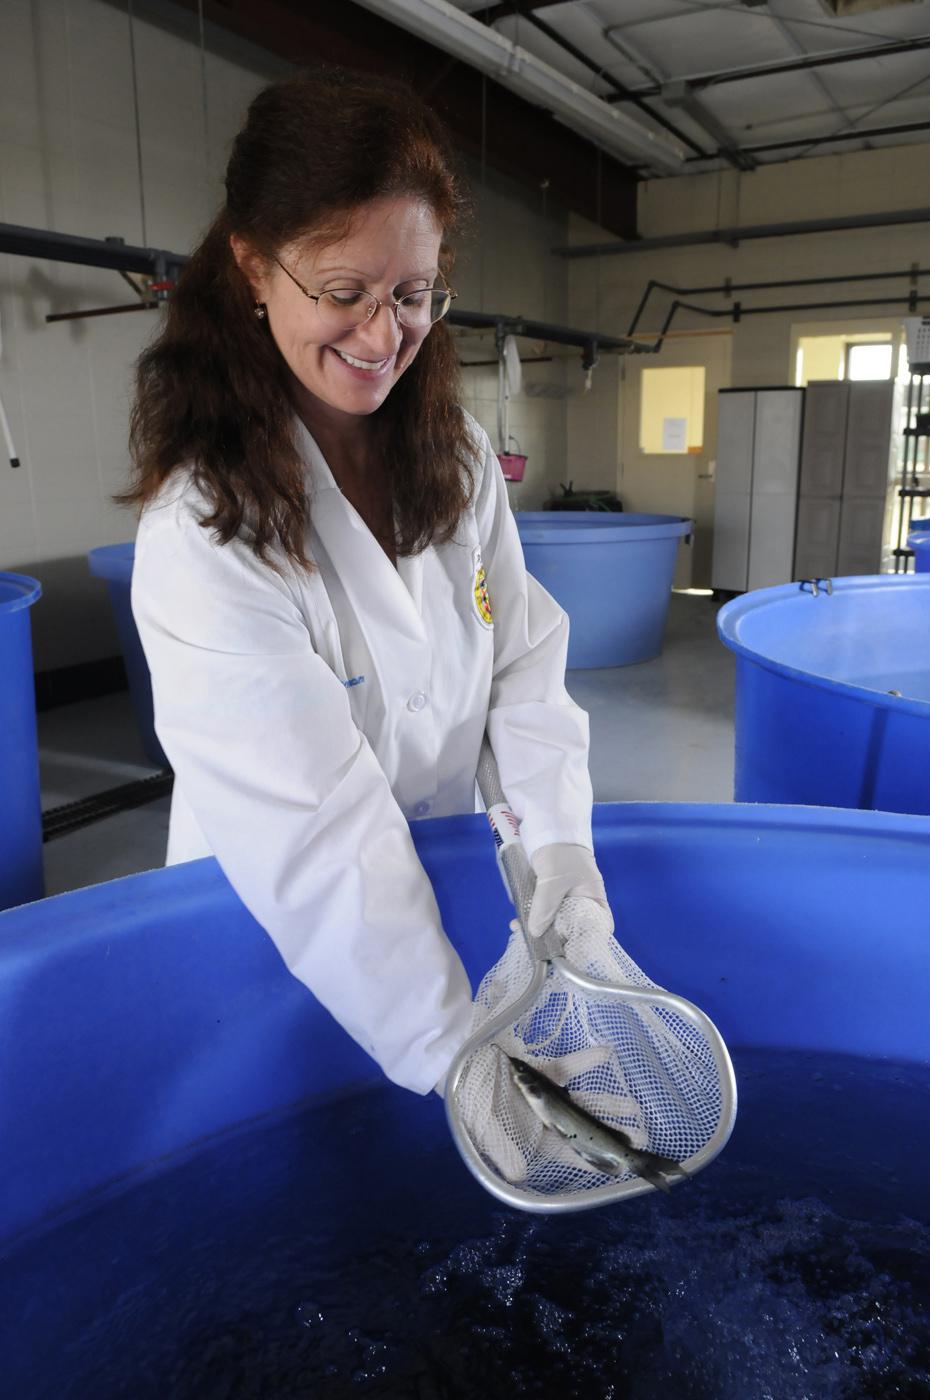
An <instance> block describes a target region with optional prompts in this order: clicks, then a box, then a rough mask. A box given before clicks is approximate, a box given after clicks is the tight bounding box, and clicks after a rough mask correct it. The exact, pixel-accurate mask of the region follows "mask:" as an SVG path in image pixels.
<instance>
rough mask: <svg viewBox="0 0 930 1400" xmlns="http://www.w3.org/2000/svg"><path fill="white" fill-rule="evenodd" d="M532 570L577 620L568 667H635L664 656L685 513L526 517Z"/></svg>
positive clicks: (523, 529)
mask: <svg viewBox="0 0 930 1400" xmlns="http://www.w3.org/2000/svg"><path fill="white" fill-rule="evenodd" d="M516 519H517V526H518V528H519V531H520V540H521V542H522V544H523V554H524V557H525V559H526V567H527V569H528V570H529V572H530V573H531V574H533V575H534V577H535V578H537V579H538V580H539V582H540V583H541V584H542V585H543V587H544V588H545V589H547V591H548V592H549V593H551V594H552V596H553V598H555V599H556V601H557V602H558V603H560V604H561V606H562V607H563V608H564V609H565V611H566V612H567V613H568V615H569V618H570V620H571V632H570V634H569V642H568V665H569V666H570V667H574V668H578V669H582V670H584V669H590V668H593V667H602V666H631V665H633V664H634V663H635V662H637V661H649V660H650V659H651V658H652V657H654V656H658V655H659V652H660V651H661V650H662V638H663V635H664V632H665V622H666V619H667V617H668V605H669V598H670V596H671V588H672V578H673V577H674V573H675V557H676V555H677V553H678V545H679V543H680V541H681V540H682V539H683V538H684V536H686V535H690V533H691V529H692V522H691V521H690V520H686V519H683V518H682V517H681V516H678V515H626V514H621V513H605V512H602V511H548V510H540V511H521V512H518V513H517V516H516Z"/></svg>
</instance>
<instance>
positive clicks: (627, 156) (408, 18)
mask: <svg viewBox="0 0 930 1400" xmlns="http://www.w3.org/2000/svg"><path fill="white" fill-rule="evenodd" d="M355 3H356V4H359V5H364V7H365V8H366V9H368V10H372V11H374V12H375V13H376V14H378V15H381V16H383V17H384V18H385V19H388V20H390V21H391V22H392V23H393V24H396V25H400V26H401V27H402V28H403V29H406V30H408V31H409V32H410V33H411V34H414V35H416V36H417V37H419V38H421V39H425V40H427V41H428V42H429V43H430V44H432V45H434V46H435V47H436V48H438V49H442V50H443V51H444V52H446V53H450V54H452V55H454V56H455V57H456V58H459V59H462V60H464V62H466V63H468V64H470V65H471V66H472V67H474V68H477V69H478V70H479V72H481V73H484V74H485V75H486V76H488V77H490V78H494V79H496V80H497V81H499V82H501V83H503V84H504V85H505V86H506V88H507V89H508V91H510V92H511V93H513V94H515V95H518V96H520V97H522V98H525V99H526V100H527V101H528V102H531V103H532V104H533V105H534V106H536V107H539V108H541V109H542V110H543V111H545V112H549V113H551V114H552V116H553V117H554V118H555V119H556V120H557V121H559V122H564V123H565V125H566V126H568V127H571V129H572V130H573V131H577V132H580V133H581V134H582V135H583V136H585V137H586V138H587V139H588V140H589V141H591V142H593V143H594V145H596V146H597V147H598V149H600V150H602V151H606V152H609V153H610V154H611V155H613V156H615V157H616V158H617V159H618V160H620V161H623V162H625V163H627V164H633V165H636V166H641V167H645V168H646V169H648V170H651V171H660V172H661V171H664V172H666V173H675V174H677V173H678V172H679V171H680V169H681V165H682V161H683V159H684V151H683V150H682V147H681V143H680V142H678V141H674V140H671V139H669V137H668V136H666V135H665V133H664V132H662V131H656V130H654V129H653V128H652V127H646V126H643V125H642V123H640V122H637V121H635V120H634V119H633V118H632V117H630V116H627V115H626V114H625V113H622V112H617V111H616V110H615V109H614V108H612V107H608V106H607V104H606V103H605V102H602V101H601V99H600V98H599V97H596V96H595V95H594V93H592V92H591V91H590V89H589V88H587V87H585V86H584V85H582V84H581V83H576V82H574V81H573V80H572V79H571V78H568V77H566V76H565V74H564V73H562V72H560V71H559V69H557V68H554V67H553V66H552V65H551V64H549V63H546V62H545V60H543V59H541V58H538V57H537V56H536V54H534V53H532V52H531V51H530V50H529V49H525V48H523V47H521V45H519V44H515V43H514V42H513V40H512V39H509V38H508V37H506V36H505V35H503V34H499V33H498V31H497V30H496V29H489V28H488V26H487V25H485V24H481V22H480V21H479V20H476V19H473V18H472V16H471V15H469V14H466V13H465V11H464V10H458V9H456V7H455V5H453V4H452V3H451V0H355ZM617 118H620V120H617Z"/></svg>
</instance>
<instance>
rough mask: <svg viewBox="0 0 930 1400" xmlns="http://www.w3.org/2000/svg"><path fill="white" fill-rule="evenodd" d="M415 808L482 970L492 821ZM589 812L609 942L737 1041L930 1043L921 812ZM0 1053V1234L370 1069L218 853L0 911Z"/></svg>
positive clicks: (445, 897)
mask: <svg viewBox="0 0 930 1400" xmlns="http://www.w3.org/2000/svg"><path fill="white" fill-rule="evenodd" d="M412 829H413V834H414V839H415V841H416V844H417V848H418V850H419V853H420V855H421V858H422V859H423V861H424V864H425V865H426V868H427V870H428V871H429V873H430V875H431V878H432V880H433V884H434V888H435V890H436V894H437V898H438V900H439V903H440V907H441V909H442V914H443V923H444V926H445V928H446V930H447V932H448V934H449V936H450V938H451V939H452V941H453V942H454V943H455V944H456V946H457V947H458V948H459V949H460V951H461V953H462V956H463V958H464V960H465V964H466V967H467V968H468V971H469V975H470V976H471V977H472V978H473V980H475V981H477V980H478V979H479V978H480V977H481V975H482V974H483V973H484V971H485V970H486V969H487V967H488V965H489V964H490V963H491V962H493V961H494V959H495V958H496V957H497V956H498V954H499V952H500V949H501V945H502V942H503V940H504V939H505V937H506V929H507V918H508V906H507V904H506V900H505V896H504V893H503V889H502V886H501V881H500V877H499V875H498V873H497V868H496V865H495V860H494V855H493V849H492V846H491V842H490V840H489V837H488V834H487V823H486V820H485V818H484V817H483V816H474V817H471V816H467V817H451V818H444V819H442V820H436V821H428V822H417V823H415V824H414V826H413V828H412ZM594 829H595V844H596V846H597V852H598V862H599V865H600V867H601V870H602V871H603V873H604V877H605V880H606V884H607V889H608V893H609V895H610V898H611V901H612V903H613V905H614V907H615V909H616V910H618V911H619V913H620V917H621V918H622V921H623V942H624V944H625V945H626V947H627V948H628V949H629V951H630V952H631V954H632V955H633V956H634V957H635V958H637V959H639V960H640V961H641V962H642V964H643V966H644V967H646V968H647V970H648V971H649V973H650V975H651V976H652V977H653V978H654V979H655V980H656V981H658V982H660V983H664V984H665V985H667V986H669V987H673V988H674V989H675V990H676V991H678V992H680V993H682V994H683V995H685V996H687V997H690V998H691V999H692V1000H694V1001H696V1002H697V1003H699V1004H700V1005H701V1006H702V1007H703V1008H704V1009H705V1010H706V1011H707V1012H708V1014H709V1015H710V1016H711V1017H712V1019H713V1020H714V1021H715V1022H716V1024H717V1025H718V1026H719V1027H720V1030H721V1032H722V1033H723V1035H724V1037H725V1039H726V1040H727V1041H728V1043H729V1044H731V1046H771V1045H775V1046H783V1047H784V1046H791V1047H806V1048H813V1049H819V1050H824V1051H850V1052H854V1053H856V1054H859V1055H867V1056H875V1055H880V1056H890V1057H893V1058H898V1059H904V1060H915V1061H930V1022H928V1018H927V1015H926V1006H927V1004H928V999H930V959H928V957H927V939H926V934H927V913H926V911H927V909H928V908H930V820H926V819H923V818H917V817H905V816H898V815H894V814H888V813H879V814H875V813H858V812H842V811H828V810H813V809H810V810H797V809H776V808H772V809H759V810H756V809H747V808H741V807H738V806H733V805H729V804H727V805H721V806H699V805H694V806H689V805H682V804H662V803H656V804H617V805H605V806H599V807H596V808H595V821H594ZM892 903H893V908H894V931H895V937H894V943H893V945H890V944H889V943H888V942H887V940H886V942H885V943H884V944H883V945H882V952H881V956H880V957H879V956H876V930H877V929H882V928H885V927H887V923H888V918H889V913H890V909H891V905H892ZM866 987H867V988H868V994H867V996H865V995H864V988H866ZM902 988H906V989H907V994H906V995H903V994H902ZM0 1064H2V1065H3V1067H4V1074H3V1076H2V1079H0V1142H2V1143H3V1191H2V1192H0V1241H4V1240H7V1239H9V1238H10V1237H12V1236H15V1235H17V1234H18V1233H19V1232H21V1231H23V1230H26V1229H27V1228H28V1227H31V1226H33V1225H36V1224H38V1223H39V1222H41V1221H43V1220H49V1219H52V1218H54V1217H55V1216H56V1214H57V1213H60V1212H63V1211H65V1210H70V1209H72V1208H73V1207H76V1206H79V1205H80V1204H81V1203H82V1202H83V1203H85V1204H86V1203H88V1202H90V1201H92V1199H93V1197H94V1193H95V1192H98V1191H100V1190H101V1189H102V1188H104V1187H106V1186H108V1185H109V1184H111V1183H114V1182H117V1181H120V1180H122V1179H123V1178H127V1177H130V1176H132V1175H133V1174H134V1173H139V1172H143V1171H147V1170H150V1169H152V1167H153V1165H155V1164H158V1163H161V1162H164V1161H166V1160H167V1159H169V1158H170V1157H171V1156H172V1155H174V1154H177V1153H179V1152H182V1151H184V1150H186V1149H188V1148H189V1147H190V1146H191V1145H192V1144H197V1143H202V1142H204V1141H205V1140H207V1139H208V1138H210V1137H211V1136H212V1135H215V1134H217V1133H221V1132H223V1131H224V1130H225V1129H227V1128H229V1127H230V1126H231V1125H234V1124H238V1123H243V1122H247V1121H249V1120H251V1119H254V1118H256V1117H257V1116H258V1115H261V1114H264V1113H267V1112H269V1111H271V1110H274V1109H278V1108H281V1107H283V1106H286V1105H289V1104H296V1103H297V1102H299V1101H301V1100H303V1099H305V1098H307V1097H308V1096H313V1095H319V1094H323V1093H331V1092H333V1091H334V1090H338V1091H339V1092H340V1093H342V1092H347V1091H348V1090H349V1089H351V1088H353V1087H357V1086H359V1085H364V1084H366V1083H373V1082H375V1081H376V1080H377V1079H378V1077H379V1076H378V1071H377V1070H376V1069H375V1068H374V1066H373V1064H372V1062H371V1061H370V1060H369V1059H368V1057H367V1056H366V1055H365V1054H364V1053H363V1052H362V1051H361V1050H360V1049H359V1048H358V1047H357V1046H356V1045H355V1044H354V1042H352V1041H351V1040H350V1039H349V1038H348V1036H346V1034H345V1033H344V1032H343V1031H342V1030H341V1029H340V1028H339V1027H338V1026H337V1025H336V1024H335V1022H334V1021H332V1020H331V1018H330V1017H329V1016H328V1014H327V1013H326V1012H325V1011H323V1009H322V1008H321V1007H320V1006H319V1005H318V1004H317V1003H316V1002H315V1001H314V999H313V997H312V996H311V995H310V994H309V993H308V992H307V991H306V989H305V988H303V987H302V986H301V985H300V984H299V983H298V982H297V981H296V980H295V979H293V978H292V977H291V976H290V974H289V973H288V972H287V971H286V970H285V968H284V965H283V963H282V962H281V961H280V959H279V957H278V955H277V953H276V951H275V950H274V948H273V945H272V944H271V942H270V940H269V939H268V938H267V937H266V936H265V934H264V933H263V932H262V931H261V929H260V928H259V927H258V925H257V924H256V923H255V922H254V920H253V919H252V918H251V916H250V915H249V914H248V913H247V911H246V910H245V909H244V908H243V906H242V905H241V904H240V902H239V901H238V899H237V898H236V896H235V895H234V894H233V892H232V890H231V889H230V888H229V886H228V884H227V882H226V880H225V879H224V877H223V875H222V874H221V872H220V870H219V867H218V866H217V864H216V862H215V861H213V860H201V861H195V862H192V863H188V864H184V865H179V866H174V867H170V868H168V869H165V870H156V871H152V872H149V873H146V874H143V875H134V876H131V877H129V878H127V879H123V880H117V881H113V882H112V883H109V884H104V885H99V886H96V887H94V888H91V889H86V890H78V891H75V892H73V893H70V894H65V895H59V896H57V897H55V898H52V899H48V900H43V901H40V902H38V903H36V904H31V905H27V906H24V907H23V908H21V909H17V910H14V911H11V912H7V913H5V914H2V915H0ZM64 1144H67V1150H63V1145H64ZM462 1175H463V1180H464V1179H465V1177H466V1176H467V1173H466V1170H465V1168H464V1166H463V1168H462ZM129 1247H130V1245H129V1243H128V1242H127V1248H129Z"/></svg>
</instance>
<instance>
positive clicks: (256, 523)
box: [118, 68, 473, 565]
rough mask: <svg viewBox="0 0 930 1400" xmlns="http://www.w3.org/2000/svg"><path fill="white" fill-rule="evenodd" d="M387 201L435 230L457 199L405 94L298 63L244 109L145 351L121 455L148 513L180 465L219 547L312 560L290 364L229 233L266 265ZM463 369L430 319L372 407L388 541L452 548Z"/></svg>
mask: <svg viewBox="0 0 930 1400" xmlns="http://www.w3.org/2000/svg"><path fill="white" fill-rule="evenodd" d="M385 195H414V196H416V197H418V198H421V199H423V200H425V201H426V202H427V203H428V204H429V206H430V208H431V209H432V211H433V213H434V214H435V216H436V218H437V220H438V222H439V224H440V226H441V227H442V229H443V234H444V239H443V250H442V252H441V254H440V262H441V264H442V269H443V271H444V272H448V271H449V268H450V264H451V254H450V252H449V249H448V245H447V243H446V241H445V239H446V236H447V235H448V234H449V233H450V232H452V231H453V230H454V229H456V227H457V226H458V225H459V223H460V221H461V217H462V213H463V210H464V208H465V205H466V200H465V196H464V192H463V187H462V184H461V182H460V180H459V178H458V177H457V175H456V173H455V168H454V163H453V160H452V157H451V153H450V149H449V143H448V138H447V136H446V133H445V131H444V129H443V127H442V125H441V123H440V122H439V120H438V119H437V118H436V116H435V115H434V114H433V113H432V112H431V111H430V109H429V108H428V107H427V106H426V105H425V104H424V103H423V102H422V101H421V100H420V98H419V97H418V96H417V95H416V94H415V93H414V92H413V91H412V89H410V88H409V87H407V85H406V84H404V83H402V82H399V81H397V80H395V79H391V78H383V77H375V76H370V75H368V74H359V73H351V72H348V71H346V70H342V69H333V68H329V69H316V70H304V71H301V72H299V73H298V74H296V75H295V76H294V77H291V78H288V79H286V80H284V81H283V82H278V83H274V84H272V85H271V86H270V87H267V88H265V89H264V91H263V92H261V93H259V95H258V96H257V97H256V98H255V100H254V101H253V102H252V105H251V106H250V108H249V112H248V116H247V119H246V123H245V126H244V127H243V129H242V130H241V131H240V133H239V135H238V136H237V137H236V140H235V143H234V146H233V150H232V155H231V157H230V161H229V165H228V167H227V171H226V204H225V206H224V207H223V209H222V210H221V211H220V213H219V214H218V215H217V217H216V219H215V220H214V222H213V224H212V225H211V227H210V228H209V230H208V231H207V233H206V235H205V237H204V238H203V240H202V241H201V243H200V245H199V247H198V248H197V249H196V250H195V251H194V253H193V254H192V255H191V257H190V260H189V261H188V262H187V264H186V266H185V267H184V269H183V272H182V273H181V276H180V278H179V279H178V284H177V287H176V288H175V290H174V292H173V294H172V296H171V300H170V302H169V305H168V309H167V316H166V319H165V323H164V326H163V327H162V329H161V331H160V332H159V334H158V336H157V337H156V339H155V340H154V342H153V343H152V344H151V345H150V346H149V347H148V348H147V349H146V350H145V351H144V352H143V354H142V355H141V356H140V358H139V361H138V364H137V367H136V397H135V403H134V406H133V410H132V418H131V428H130V445H131V449H132V456H133V464H134V472H133V479H132V484H131V486H130V487H129V489H128V490H127V491H126V492H124V493H123V495H122V496H121V497H119V498H118V499H120V500H121V501H122V502H124V503H126V504H136V505H144V504H145V502H146V501H148V500H149V499H151V497H152V496H154V495H155V494H156V493H157V491H158V490H159V488H160V487H161V485H162V484H163V482H164V481H165V480H166V479H167V477H168V476H170V475H171V473H172V472H173V471H174V470H175V468H177V467H178V466H179V465H181V464H182V463H186V464H189V465H190V467H191V469H192V470H193V472H194V473H195V476H196V479H197V481H198V484H199V486H200V488H201V490H202V491H203V492H204V494H205V496H206V498H207V500H208V501H209V502H210V506H211V513H210V514H209V515H208V516H207V517H206V518H205V519H204V520H203V521H202V524H203V525H204V526H206V527H211V528H213V529H214V530H215V531H216V534H217V537H218V538H219V539H220V540H221V541H222V542H223V543H224V544H225V543H227V542H228V541H229V540H231V539H232V538H233V537H234V536H236V535H240V536H242V537H244V538H246V539H247V540H248V542H249V543H250V544H251V547H252V548H253V549H254V551H255V553H256V554H257V555H258V556H259V558H262V559H264V558H267V553H268V550H269V548H270V547H274V546H279V547H280V548H282V549H283V550H284V552H285V553H286V554H287V555H288V556H289V557H290V558H291V559H292V560H294V561H295V562H296V563H298V564H301V565H307V563H308V560H307V558H306V554H305V539H306V528H307V525H308V523H309V518H310V505H309V501H308V498H307V492H306V487H305V478H304V471H305V469H304V465H303V463H302V461H301V459H300V457H299V455H298V453H297V449H296V446H295V443H294V438H293V415H294V410H293V406H292V404H291V402H290V399H289V397H288V392H287V379H286V374H285V363H284V359H283V357H282V356H281V354H280V352H279V350H278V348H277V346H276V345H275V343H274V340H273V339H272V336H271V333H270V331H269V329H268V325H267V322H264V321H260V320H258V319H257V318H256V316H255V314H254V306H253V297H252V293H251V289H250V287H249V285H248V282H247V280H246V277H245V275H244V273H243V272H241V271H240V269H239V267H238V266H237V264H236V261H235V258H234V256H233V253H232V250H231V248H230V241H229V240H230V236H231V235H232V234H238V235H239V236H240V237H241V238H242V239H243V240H244V241H245V242H246V243H248V244H249V245H250V246H251V247H252V248H254V249H255V250H256V251H257V252H258V253H259V254H261V255H262V256H264V257H265V258H268V259H270V258H271V257H273V256H274V254H276V253H277V252H278V251H279V250H280V249H281V248H282V247H284V246H285V245H287V244H288V243H290V242H292V241H294V240H295V239H297V238H304V237H310V238H312V239H313V240H314V241H316V239H317V238H325V239H327V240H328V239H331V238H332V239H334V238H336V237H339V236H342V235H343V234H344V232H345V231H346V230H347V228H348V227H349V225H350V223H351V219H352V215H353V212H354V211H355V210H357V209H358V208H359V207H360V206H361V205H363V204H365V203H367V202H368V201H369V200H373V199H376V198H379V197H381V196H385ZM458 389H459V386H458V363H457V357H456V354H455V350H454V347H453V343H452V338H451V336H450V335H449V332H448V330H447V328H446V327H445V326H444V325H442V324H439V325H436V326H434V327H433V329H432V330H431V332H430V334H429V335H428V336H427V338H426V340H425V341H424V343H423V345H422V346H421V348H420V351H419V353H418V355H417V357H416V359H415V360H414V361H413V364H412V365H411V366H410V368H409V369H408V370H407V371H406V373H405V374H403V375H402V376H401V378H400V379H399V380H398V382H397V384H396V385H395V386H394V388H393V389H392V391H391V393H390V394H389V395H388V398H387V399H386V401H385V402H384V403H383V404H382V405H381V407H380V408H379V409H378V410H377V412H376V413H375V414H374V415H372V416H373V418H374V419H375V422H376V428H377V432H378V441H379V449H380V451H381V454H382V458H383V460H384V462H385V464H386V467H387V470H388V472H389V480H390V482H391V489H392V493H393V498H394V507H395V518H396V520H397V540H396V544H397V549H398V551H399V552H400V553H402V554H412V553H416V552H418V551H419V550H421V549H424V548H425V547H426V546H427V545H428V544H430V543H431V542H433V541H437V542H439V541H442V540H445V539H448V538H450V536H451V535H452V533H453V531H454V529H455V526H456V523H457V521H458V520H459V518H460V516H461V514H462V511H463V510H464V509H465V507H466V505H467V504H468V500H469V497H470V493H471V490H472V486H473V481H472V473H471V470H470V467H469V460H470V444H469V440H468V436H467V429H466V424H465V419H464V416H463V414H462V410H461V408H460V406H459V391H458Z"/></svg>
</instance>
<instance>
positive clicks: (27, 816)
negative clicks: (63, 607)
mask: <svg viewBox="0 0 930 1400" xmlns="http://www.w3.org/2000/svg"><path fill="white" fill-rule="evenodd" d="M41 596H42V585H41V584H40V583H39V581H38V580H37V579H34V578H29V577H28V576H27V575H26V574H4V573H0V675H2V677H3V682H2V684H0V775H2V787H0V791H2V797H3V812H2V821H0V909H9V908H10V907H11V906H12V905H15V904H25V903H26V902H27V901H28V900H31V899H41V898H42V895H43V894H44V892H45V885H44V883H43V874H42V803H41V798H40V793H39V745H38V738H37V734H36V701H35V680H34V677H33V668H32V630H31V627H30V621H29V608H30V607H31V606H32V604H33V603H34V602H36V600H37V599H38V598H40V597H41Z"/></svg>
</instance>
